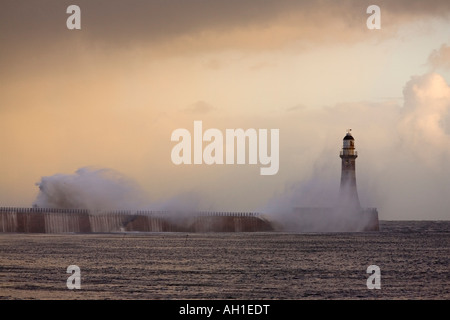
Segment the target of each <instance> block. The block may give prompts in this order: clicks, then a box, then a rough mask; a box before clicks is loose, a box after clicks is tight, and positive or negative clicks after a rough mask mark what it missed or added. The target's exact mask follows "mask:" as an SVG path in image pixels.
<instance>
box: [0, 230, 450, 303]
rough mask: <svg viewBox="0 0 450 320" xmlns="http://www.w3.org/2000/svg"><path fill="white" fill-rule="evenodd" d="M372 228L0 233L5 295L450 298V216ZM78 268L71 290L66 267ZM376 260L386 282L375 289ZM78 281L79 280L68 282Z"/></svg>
mask: <svg viewBox="0 0 450 320" xmlns="http://www.w3.org/2000/svg"><path fill="white" fill-rule="evenodd" d="M380 227H381V231H380V232H370V233H304V234H295V233H274V232H264V233H259V232H257V233H108V234H17V233H1V234H0V299H2V300H3V299H98V300H103V299H149V300H155V299H165V300H171V299H208V300H212V299H246V300H247V299H255V300H256V299H258V300H266V299H283V300H293V299H295V300H298V299H396V300H397V299H449V298H450V268H449V265H450V264H449V262H450V221H409V222H400V221H381V222H380ZM70 265H76V266H78V267H79V268H80V289H78V290H77V289H72V290H70V289H68V287H67V279H68V278H69V277H70V276H71V274H69V273H67V267H68V266H70ZM370 265H376V266H378V267H379V268H380V289H368V287H367V279H368V278H369V277H370V276H371V274H369V273H367V268H368V266H370ZM71 283H72V282H71Z"/></svg>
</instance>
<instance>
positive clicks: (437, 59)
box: [428, 44, 450, 70]
mask: <svg viewBox="0 0 450 320" xmlns="http://www.w3.org/2000/svg"><path fill="white" fill-rule="evenodd" d="M428 65H429V66H430V67H431V68H432V69H433V70H435V69H439V68H442V69H444V70H450V47H449V46H448V45H447V44H443V45H442V46H441V47H440V48H439V49H435V50H433V52H432V53H431V54H430V56H429V57H428Z"/></svg>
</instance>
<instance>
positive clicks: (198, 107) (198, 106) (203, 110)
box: [183, 100, 216, 115]
mask: <svg viewBox="0 0 450 320" xmlns="http://www.w3.org/2000/svg"><path fill="white" fill-rule="evenodd" d="M215 109H216V108H215V107H213V106H212V105H210V104H209V103H207V102H205V101H203V100H199V101H197V102H195V103H193V104H191V105H189V106H188V107H187V108H185V109H184V110H183V111H184V112H186V113H189V114H195V115H202V114H207V113H210V112H212V111H214V110H215Z"/></svg>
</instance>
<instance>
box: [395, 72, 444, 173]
mask: <svg viewBox="0 0 450 320" xmlns="http://www.w3.org/2000/svg"><path fill="white" fill-rule="evenodd" d="M403 92H404V97H405V102H404V107H403V110H402V117H401V120H400V123H399V134H400V137H401V139H402V141H403V143H404V146H405V147H406V148H408V149H409V150H413V152H414V155H415V156H417V157H420V158H421V159H422V161H423V162H425V163H428V164H430V165H436V164H440V165H444V164H445V163H448V161H449V160H450V135H449V132H450V130H449V129H450V128H449V127H448V125H449V124H450V87H449V86H448V84H447V83H446V81H445V80H444V78H443V77H442V76H440V75H439V74H436V73H430V74H426V75H423V76H416V77H413V78H412V79H411V80H410V81H409V82H408V83H407V84H406V86H405V88H404V91H403Z"/></svg>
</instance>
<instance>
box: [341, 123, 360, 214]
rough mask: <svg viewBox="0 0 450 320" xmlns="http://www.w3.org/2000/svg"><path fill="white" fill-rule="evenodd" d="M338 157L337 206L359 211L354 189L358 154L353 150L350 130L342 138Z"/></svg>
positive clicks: (356, 192)
mask: <svg viewBox="0 0 450 320" xmlns="http://www.w3.org/2000/svg"><path fill="white" fill-rule="evenodd" d="M343 142H344V143H343V146H342V151H341V154H340V157H341V159H342V171H341V187H340V189H339V206H340V207H346V208H355V209H360V208H361V205H360V203H359V198H358V191H357V189H356V173H355V162H356V158H357V157H358V153H357V152H356V150H355V139H354V138H353V136H352V134H351V129H348V130H347V134H346V135H345V137H344V141H343Z"/></svg>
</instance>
